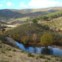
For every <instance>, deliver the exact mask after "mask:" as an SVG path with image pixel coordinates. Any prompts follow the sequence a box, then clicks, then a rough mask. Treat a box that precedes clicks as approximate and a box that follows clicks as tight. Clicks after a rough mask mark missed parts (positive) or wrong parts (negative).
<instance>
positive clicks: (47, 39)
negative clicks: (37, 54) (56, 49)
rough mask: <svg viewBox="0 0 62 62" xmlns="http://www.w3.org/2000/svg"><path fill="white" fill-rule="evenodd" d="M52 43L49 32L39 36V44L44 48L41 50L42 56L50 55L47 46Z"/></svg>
mask: <svg viewBox="0 0 62 62" xmlns="http://www.w3.org/2000/svg"><path fill="white" fill-rule="evenodd" d="M53 42H54V37H53V35H52V34H51V33H50V32H45V33H44V34H43V35H42V36H41V40H40V43H41V45H42V46H45V48H44V49H43V50H42V53H43V54H52V53H53V51H52V49H50V48H48V46H50V45H52V44H53Z"/></svg>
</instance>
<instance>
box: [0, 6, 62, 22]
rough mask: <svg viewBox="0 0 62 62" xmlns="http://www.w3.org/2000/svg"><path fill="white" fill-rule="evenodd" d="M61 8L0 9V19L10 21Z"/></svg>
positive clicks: (36, 15)
mask: <svg viewBox="0 0 62 62" xmlns="http://www.w3.org/2000/svg"><path fill="white" fill-rule="evenodd" d="M59 10H62V8H61V7H59V9H58V7H57V8H56V7H55V8H45V9H23V10H16V9H1V10H0V21H6V22H7V21H11V19H16V18H23V17H29V18H34V17H38V16H40V15H45V14H48V13H52V12H56V11H59Z"/></svg>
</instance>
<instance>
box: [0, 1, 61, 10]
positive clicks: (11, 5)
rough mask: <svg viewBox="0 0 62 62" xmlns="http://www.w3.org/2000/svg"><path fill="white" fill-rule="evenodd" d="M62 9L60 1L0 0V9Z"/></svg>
mask: <svg viewBox="0 0 62 62" xmlns="http://www.w3.org/2000/svg"><path fill="white" fill-rule="evenodd" d="M48 7H62V0H0V9H37V8H48Z"/></svg>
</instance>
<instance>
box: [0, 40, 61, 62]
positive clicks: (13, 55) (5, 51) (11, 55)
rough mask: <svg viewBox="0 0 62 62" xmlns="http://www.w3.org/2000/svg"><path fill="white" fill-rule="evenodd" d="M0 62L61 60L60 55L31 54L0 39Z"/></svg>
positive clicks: (57, 61) (47, 61) (54, 61)
mask: <svg viewBox="0 0 62 62" xmlns="http://www.w3.org/2000/svg"><path fill="white" fill-rule="evenodd" d="M0 62H62V57H56V56H55V57H54V56H50V55H40V56H38V55H32V54H29V53H26V52H24V51H22V50H19V49H17V48H14V47H12V46H9V45H7V44H4V43H2V42H1V41H0Z"/></svg>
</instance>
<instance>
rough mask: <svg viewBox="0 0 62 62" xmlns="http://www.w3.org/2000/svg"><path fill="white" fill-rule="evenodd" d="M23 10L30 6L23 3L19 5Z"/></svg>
mask: <svg viewBox="0 0 62 62" xmlns="http://www.w3.org/2000/svg"><path fill="white" fill-rule="evenodd" d="M19 6H20V7H21V8H22V9H25V8H28V6H29V5H28V4H25V3H24V2H21V3H20V5H19Z"/></svg>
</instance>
